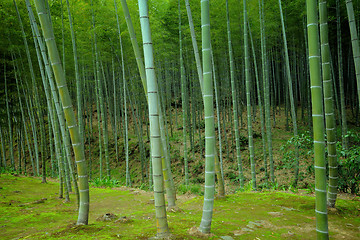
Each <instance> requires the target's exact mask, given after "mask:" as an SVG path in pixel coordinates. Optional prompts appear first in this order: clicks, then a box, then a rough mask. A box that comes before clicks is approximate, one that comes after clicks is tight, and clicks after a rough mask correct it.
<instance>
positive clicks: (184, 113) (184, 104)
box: [178, 0, 189, 186]
mask: <svg viewBox="0 0 360 240" xmlns="http://www.w3.org/2000/svg"><path fill="white" fill-rule="evenodd" d="M178 8H179V49H180V54H179V55H180V80H181V106H182V108H181V109H182V119H183V148H184V171H185V185H186V186H188V185H189V170H188V153H187V142H186V135H187V132H188V128H187V107H188V106H187V101H186V97H187V91H186V76H185V68H184V59H183V47H182V34H181V8H180V0H179V1H178Z"/></svg>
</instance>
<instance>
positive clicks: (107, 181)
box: [90, 177, 120, 188]
mask: <svg viewBox="0 0 360 240" xmlns="http://www.w3.org/2000/svg"><path fill="white" fill-rule="evenodd" d="M90 185H91V186H92V187H105V188H114V187H118V186H119V185H120V182H119V181H118V180H116V179H113V178H108V177H103V178H94V179H92V180H91V182H90Z"/></svg>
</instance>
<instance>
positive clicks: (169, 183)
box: [121, 0, 176, 208]
mask: <svg viewBox="0 0 360 240" xmlns="http://www.w3.org/2000/svg"><path fill="white" fill-rule="evenodd" d="M121 5H122V9H123V12H124V15H125V20H126V24H127V26H128V30H129V34H130V38H131V44H132V46H133V50H134V53H135V57H136V62H137V65H138V68H139V72H140V77H141V81H142V84H143V88H144V91H145V94H146V97H147V98H148V96H147V92H148V90H147V81H146V78H145V67H144V63H143V60H142V57H141V53H140V49H139V45H138V43H137V40H136V35H135V31H134V26H133V24H132V21H131V17H130V13H129V9H128V7H127V3H126V0H121ZM158 97H159V96H158ZM158 103H159V104H160V97H159V99H158ZM158 109H159V121H160V122H159V124H160V130H161V129H164V122H163V117H162V115H163V114H162V108H161V107H160V105H159V107H158ZM175 116H176V115H175ZM160 134H161V143H162V152H163V154H162V155H165V164H164V166H163V174H164V179H165V187H166V192H167V199H168V208H172V207H175V205H176V204H175V200H176V191H175V185H174V180H173V177H172V172H171V166H170V153H169V149H168V144H167V142H166V137H165V132H164V131H161V132H160ZM148 136H149V135H148Z"/></svg>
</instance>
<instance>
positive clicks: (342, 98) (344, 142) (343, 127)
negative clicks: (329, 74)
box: [336, 0, 348, 149]
mask: <svg viewBox="0 0 360 240" xmlns="http://www.w3.org/2000/svg"><path fill="white" fill-rule="evenodd" d="M336 19H337V21H336V23H337V24H336V29H337V57H338V72H339V91H340V109H341V139H342V146H343V148H344V149H347V148H348V138H347V137H346V135H347V131H348V130H347V129H348V128H347V120H346V102H345V93H344V74H343V57H342V43H341V38H342V37H341V19H340V3H339V0H336Z"/></svg>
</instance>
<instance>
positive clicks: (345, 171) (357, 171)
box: [338, 144, 360, 194]
mask: <svg viewBox="0 0 360 240" xmlns="http://www.w3.org/2000/svg"><path fill="white" fill-rule="evenodd" d="M338 156H339V158H338V163H339V168H338V176H339V182H338V184H339V185H338V188H339V190H340V191H342V192H345V193H346V192H348V193H352V194H359V192H360V147H359V146H354V147H350V148H349V149H344V148H342V146H341V145H340V144H338Z"/></svg>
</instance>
